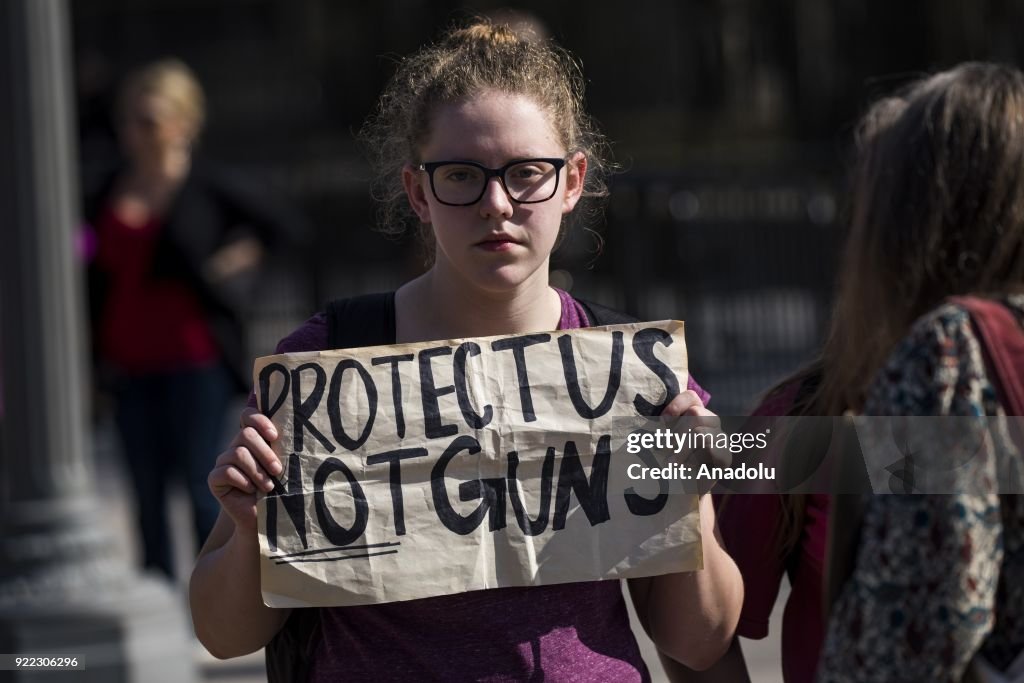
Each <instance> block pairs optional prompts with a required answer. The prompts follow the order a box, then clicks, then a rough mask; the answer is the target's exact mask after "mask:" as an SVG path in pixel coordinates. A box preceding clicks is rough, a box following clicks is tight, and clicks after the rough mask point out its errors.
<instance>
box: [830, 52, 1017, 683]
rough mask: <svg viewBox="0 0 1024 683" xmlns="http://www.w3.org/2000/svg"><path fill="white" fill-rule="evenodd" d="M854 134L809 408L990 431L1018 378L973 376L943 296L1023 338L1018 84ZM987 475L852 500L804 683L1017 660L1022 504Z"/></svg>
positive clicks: (976, 360)
mask: <svg viewBox="0 0 1024 683" xmlns="http://www.w3.org/2000/svg"><path fill="white" fill-rule="evenodd" d="M862 131H863V134H862V136H861V142H860V149H859V153H858V161H857V170H856V177H855V181H854V187H853V204H852V224H851V231H850V235H849V238H848V242H847V245H846V250H845V253H844V259H843V264H842V272H841V280H840V295H839V305H838V309H837V311H836V324H835V326H834V328H833V331H832V336H831V338H830V340H829V345H828V347H827V348H826V352H825V359H824V360H825V377H826V378H827V380H828V381H827V382H825V383H823V385H822V387H823V405H824V407H825V408H826V409H831V410H840V409H845V408H851V409H853V410H855V411H857V412H860V413H863V414H864V415H865V416H1004V417H1005V415H1007V414H1008V413H1010V412H1011V407H1010V406H1011V405H1012V402H1011V400H1010V397H1009V395H1008V394H1007V393H1005V392H1004V390H1003V387H1005V386H1006V383H1008V382H1011V381H1016V382H1020V381H1021V373H1022V372H1024V368H1021V367H1012V366H1011V367H1009V368H1002V369H1001V370H998V371H997V370H996V369H995V368H996V366H991V365H990V364H989V363H988V362H987V360H989V359H987V358H986V349H987V348H989V347H986V345H985V344H986V342H982V341H981V339H982V335H981V334H980V333H979V328H978V327H976V325H977V320H973V321H972V308H971V307H970V306H968V305H967V303H966V301H965V300H962V299H957V300H951V297H963V296H971V297H978V298H981V299H983V300H988V301H989V302H994V303H995V304H996V306H995V308H996V309H997V310H999V311H1000V312H1001V314H1003V315H1006V316H1007V317H1008V319H1009V320H1010V321H1012V322H1011V323H1010V324H1009V327H1010V328H1011V329H1010V331H1009V332H1007V334H1008V335H1010V336H1013V337H1015V338H1016V339H1017V340H1018V341H1019V339H1020V337H1021V335H1024V331H1022V330H1021V326H1022V325H1024V74H1022V73H1021V72H1020V71H1019V70H1017V69H1016V68H1013V67H1009V66H1000V65H993V64H981V63H968V64H963V65H961V66H958V67H956V68H954V69H951V70H949V71H945V72H942V73H939V74H937V75H934V76H931V77H928V78H925V79H923V80H920V81H918V82H916V83H914V84H912V85H911V86H910V87H908V88H907V89H906V90H905V91H904V92H903V93H902V94H900V95H898V96H896V97H890V98H886V99H884V100H882V101H880V102H879V103H877V104H876V105H875V106H874V107H873V108H872V109H871V110H870V111H869V113H868V114H867V116H866V117H865V119H864V125H863V127H862ZM1013 374H1015V375H1016V376H1015V377H1011V376H1010V375H1013ZM1018 446H1020V444H1018ZM984 448H986V449H991V448H992V442H991V441H986V442H985V446H984ZM1009 452H1010V453H1012V452H1013V451H1012V450H1011V451H1009ZM1015 457H1017V458H1019V457H1020V450H1019V449H1018V450H1017V451H1016V454H1015ZM996 460H997V459H996V458H995V457H992V454H991V453H990V452H988V451H986V455H985V457H979V459H978V460H977V461H976V462H977V463H979V464H978V467H975V468H961V469H959V470H956V472H957V473H967V472H968V471H970V472H972V473H973V475H974V476H973V478H972V479H971V480H970V481H962V482H960V483H959V484H958V485H957V486H956V487H955V490H956V491H960V493H953V494H950V495H875V496H870V497H868V498H867V500H866V501H865V506H866V507H865V509H864V513H863V518H862V527H861V532H860V534H859V538H860V542H859V544H858V545H857V547H856V549H855V557H854V561H853V567H852V573H851V575H850V578H849V579H848V580H847V581H846V583H845V585H843V587H842V590H841V592H840V593H839V596H838V600H837V602H836V603H835V605H834V607H833V610H832V614H831V617H830V620H829V624H828V633H827V638H826V644H825V648H824V652H823V657H822V662H821V666H820V670H819V680H821V681H830V682H831V681H872V682H879V681H959V680H961V679H962V677H963V676H964V674H965V672H967V671H968V669H969V667H971V666H972V662H974V663H975V664H976V666H977V667H979V668H985V669H986V670H987V671H988V672H990V673H999V672H1006V671H1007V669H1008V668H1009V667H1010V666H1011V664H1012V663H1013V660H1014V659H1015V658H1019V657H1020V656H1021V653H1022V652H1024V569H1022V568H1024V505H1022V504H1021V502H1020V497H1019V496H1014V495H998V493H999V491H1000V490H997V488H996V487H997V486H998V485H1005V484H1006V483H1007V482H1005V481H1004V482H1001V483H1000V482H999V478H998V476H997V473H996V471H995V469H994V468H995V467H996ZM1018 464H1019V463H1018ZM979 467H980V468H981V471H979V470H978V468H979ZM960 476H963V474H960ZM1018 483H1019V482H1018ZM1001 490H1005V489H1001ZM968 491H970V493H968ZM979 491H980V493H979ZM839 570H841V568H839V567H834V568H830V570H829V571H830V572H831V571H839ZM982 662H983V663H982Z"/></svg>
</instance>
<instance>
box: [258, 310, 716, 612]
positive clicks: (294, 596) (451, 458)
mask: <svg viewBox="0 0 1024 683" xmlns="http://www.w3.org/2000/svg"><path fill="white" fill-rule="evenodd" d="M254 380H255V383H256V393H257V398H258V401H259V405H260V409H261V410H262V411H263V412H264V413H265V414H266V415H268V416H270V417H271V419H272V420H273V421H274V424H275V425H276V426H277V427H278V430H279V432H280V434H281V438H280V439H278V441H277V442H275V444H274V448H275V450H276V451H277V453H278V455H279V456H280V457H281V460H282V462H283V463H284V465H285V474H284V475H283V476H282V479H281V482H280V483H279V485H278V486H277V488H276V489H275V491H274V492H272V493H271V494H269V495H268V496H266V497H264V498H261V500H260V502H259V505H258V509H259V528H260V546H261V550H262V553H261V571H262V583H263V596H264V600H265V601H266V603H267V604H268V605H271V606H280V607H284V606H303V605H322V606H323V605H355V604H365V603H373V602H388V601H395V600H409V599H414V598H421V597H428V596H436V595H447V594H451V593H457V592H462V591H468V590H478V589H483V588H493V587H498V586H528V585H539V584H550V583H563V582H568V581H584V580H594V579H603V578H621V577H630V576H650V575H654V574H661V573H666V572H673V571H686V570H692V569H697V568H700V566H701V552H700V535H699V520H698V515H697V507H696V506H697V502H696V499H695V497H693V496H689V495H667V494H664V493H661V494H659V493H658V492H657V490H655V491H654V492H651V491H639V490H637V489H636V488H635V486H636V484H635V482H631V481H629V480H628V479H627V478H626V476H625V463H623V462H621V461H620V459H621V458H627V457H630V458H631V457H633V456H627V455H626V454H625V442H626V436H627V434H628V433H629V431H630V425H635V426H640V425H642V424H644V422H645V418H647V417H650V416H657V415H659V414H660V413H661V411H662V409H663V408H664V406H665V405H666V404H667V402H668V401H670V400H671V399H672V398H673V397H675V396H676V394H678V393H679V392H680V391H681V390H682V389H684V388H685V387H686V345H685V342H684V339H683V325H682V323H681V322H677V321H666V322H660V323H637V324H631V325H616V326H609V327H600V328H588V329H581V330H572V331H560V332H551V333H543V334H529V335H518V336H507V337H489V338H478V339H471V340H451V341H444V342H427V343H419V344H405V345H396V346H378V347H372V348H363V349H349V350H344V351H323V352H313V353H300V354H285V355H278V356H268V357H265V358H260V359H258V360H257V362H256V366H255V370H254Z"/></svg>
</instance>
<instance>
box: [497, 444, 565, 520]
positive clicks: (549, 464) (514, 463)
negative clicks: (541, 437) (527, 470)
mask: <svg viewBox="0 0 1024 683" xmlns="http://www.w3.org/2000/svg"><path fill="white" fill-rule="evenodd" d="M518 469H519V454H518V453H517V452H516V451H509V454H508V497H509V499H510V500H511V501H512V511H513V512H515V515H516V522H518V523H519V528H520V529H522V531H523V533H524V534H526V535H527V536H539V535H540V534H542V533H544V530H545V529H547V528H548V515H549V514H550V512H551V481H552V475H553V474H554V471H555V449H554V448H553V447H549V448H548V451H547V453H546V454H545V455H544V465H543V466H542V468H541V474H540V505H539V506H538V507H539V509H538V510H537V518H536V519H530V518H529V516H528V515H527V514H526V506H525V505H524V504H523V500H522V498H521V497H520V495H519V481H518V479H517V478H516V473H517V471H518Z"/></svg>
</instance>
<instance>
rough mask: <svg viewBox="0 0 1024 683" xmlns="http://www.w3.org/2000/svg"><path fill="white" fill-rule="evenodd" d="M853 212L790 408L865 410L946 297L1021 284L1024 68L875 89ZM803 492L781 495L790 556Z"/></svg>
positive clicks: (973, 70) (978, 67)
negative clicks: (814, 355) (890, 362)
mask: <svg viewBox="0 0 1024 683" xmlns="http://www.w3.org/2000/svg"><path fill="white" fill-rule="evenodd" d="M850 214H851V215H850V230H849V235H848V237H847V242H846V246H845V249H844V252H843V259H842V264H841V268H840V274H839V288H838V295H837V298H836V304H835V307H834V311H833V315H832V321H831V325H830V329H829V334H828V337H827V339H826V342H825V346H824V349H823V352H822V355H821V357H820V358H818V359H817V360H815V361H814V362H812V363H811V364H810V365H808V366H807V367H806V368H804V369H803V370H801V371H799V372H798V373H796V375H794V376H793V377H790V378H789V379H787V380H785V381H783V382H782V383H781V384H780V385H778V386H777V387H775V389H773V390H772V391H770V392H769V393H768V395H767V398H770V397H771V396H772V395H773V393H775V392H778V391H781V390H783V389H784V388H785V387H787V386H792V385H793V383H799V384H800V385H802V386H805V387H806V386H808V384H810V385H811V386H810V390H808V391H802V392H801V393H800V395H799V396H798V400H797V401H796V402H795V403H794V404H793V405H792V406H791V408H790V410H789V414H790V415H823V416H825V415H842V414H843V413H844V412H846V411H848V410H853V411H858V410H860V409H861V408H862V407H863V402H864V394H865V391H866V389H867V387H868V386H869V384H870V383H871V381H872V380H873V379H874V377H875V375H876V374H877V373H878V371H879V370H880V369H881V367H882V365H883V364H884V362H885V360H886V358H887V357H888V356H889V354H890V353H891V352H892V351H893V349H894V347H895V346H896V344H897V343H898V342H899V340H900V339H901V338H903V336H904V335H906V334H907V332H908V331H909V330H910V327H911V326H912V325H913V323H914V321H915V320H916V319H917V318H918V317H920V316H921V315H924V314H925V313H927V312H928V311H929V310H931V309H932V308H934V307H936V306H937V305H939V304H940V303H941V302H942V301H943V300H944V299H945V298H946V297H949V296H953V295H957V294H967V293H972V294H981V295H985V294H988V295H996V294H1001V293H1008V292H1013V291H1021V290H1024V75H1022V74H1021V72H1020V71H1018V70H1017V69H1016V68H1013V67H1010V66H1003V65H996V64H982V63H967V64H962V65H960V66H958V67H956V68H954V69H951V70H949V71H944V72H942V73H939V74H936V75H934V76H931V77H928V78H924V79H921V80H919V81H916V82H914V83H912V84H911V85H909V86H908V87H906V88H905V89H904V91H903V92H902V93H901V94H899V95H896V96H894V97H886V98H884V99H881V100H879V101H878V102H876V103H875V104H874V105H873V106H872V107H871V108H870V109H869V110H868V112H867V113H866V114H865V116H864V117H863V118H862V120H861V122H860V125H859V126H858V129H857V138H856V155H855V161H854V171H853V177H852V178H851V198H850ZM766 400H767V399H766ZM806 502H807V500H806V496H805V495H803V494H792V495H784V496H783V497H782V518H781V519H780V520H779V525H778V527H777V533H776V538H775V542H776V546H777V547H778V548H779V550H780V553H781V554H782V556H783V557H785V556H788V555H789V553H790V552H791V551H792V550H793V549H794V548H795V547H796V544H797V542H798V541H799V538H800V534H801V533H802V531H803V522H804V516H805V515H804V512H805V508H806Z"/></svg>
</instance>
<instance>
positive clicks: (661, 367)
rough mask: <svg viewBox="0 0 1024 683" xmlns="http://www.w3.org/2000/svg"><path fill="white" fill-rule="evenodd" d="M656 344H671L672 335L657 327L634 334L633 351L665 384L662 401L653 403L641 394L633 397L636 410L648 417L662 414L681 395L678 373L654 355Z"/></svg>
mask: <svg viewBox="0 0 1024 683" xmlns="http://www.w3.org/2000/svg"><path fill="white" fill-rule="evenodd" d="M655 344H664V345H665V346H671V345H672V335H671V334H669V333H668V332H666V331H665V330H659V329H658V328H656V327H650V328H647V329H645V330H640V331H638V332H637V333H636V334H635V335H633V352H634V353H635V354H636V355H637V358H639V359H640V360H641V361H643V364H644V365H646V366H647V367H648V368H650V369H651V370H653V371H654V374H655V375H657V376H658V378H659V379H660V380H661V381H662V382H664V384H665V398H664V399H663V400H662V402H661V403H658V404H655V403H651V402H650V401H648V400H647V399H646V398H644V397H643V396H641V395H640V394H637V395H636V397H635V398H634V399H633V405H634V406H635V407H636V412H637V413H638V414H639V415H645V416H648V417H657V416H658V415H661V411H663V410H665V406H667V405H668V404H669V402H670V401H671V400H672V399H674V398H675V397H676V396H678V395H679V380H678V379H677V378H676V373H674V372H672V368H670V367H669V366H667V365H665V363H664V362H662V361H661V360H660V359H659V358H658V357H657V356H655V355H654V345H655Z"/></svg>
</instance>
